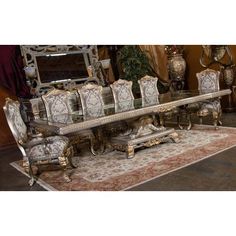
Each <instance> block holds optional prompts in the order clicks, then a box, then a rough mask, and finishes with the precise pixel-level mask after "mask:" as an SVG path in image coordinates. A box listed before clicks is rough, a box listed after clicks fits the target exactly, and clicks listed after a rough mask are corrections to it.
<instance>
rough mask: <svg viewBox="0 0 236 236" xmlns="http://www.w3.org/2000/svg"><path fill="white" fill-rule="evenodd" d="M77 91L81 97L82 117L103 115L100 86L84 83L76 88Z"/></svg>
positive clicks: (88, 117)
mask: <svg viewBox="0 0 236 236" xmlns="http://www.w3.org/2000/svg"><path fill="white" fill-rule="evenodd" d="M78 93H79V95H80V99H81V104H82V110H83V117H84V119H92V118H96V117H101V116H104V115H105V113H104V102H103V98H102V86H100V85H96V84H86V85H84V86H83V87H82V88H80V89H78Z"/></svg>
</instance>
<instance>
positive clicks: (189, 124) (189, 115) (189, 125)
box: [187, 113, 192, 130]
mask: <svg viewBox="0 0 236 236" xmlns="http://www.w3.org/2000/svg"><path fill="white" fill-rule="evenodd" d="M187 121H188V126H187V130H190V129H191V128H192V119H191V114H189V113H188V114H187Z"/></svg>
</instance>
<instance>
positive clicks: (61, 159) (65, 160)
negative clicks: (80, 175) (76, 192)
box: [58, 156, 72, 183]
mask: <svg viewBox="0 0 236 236" xmlns="http://www.w3.org/2000/svg"><path fill="white" fill-rule="evenodd" d="M58 160H59V164H60V166H61V167H62V168H63V178H64V179H65V181H66V182H67V183H69V182H71V181H72V180H71V178H70V176H69V175H68V174H67V172H66V170H67V167H68V164H69V160H68V158H67V157H66V156H61V157H58Z"/></svg>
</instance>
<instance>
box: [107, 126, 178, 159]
mask: <svg viewBox="0 0 236 236" xmlns="http://www.w3.org/2000/svg"><path fill="white" fill-rule="evenodd" d="M169 140H172V141H174V142H176V143H177V142H179V137H178V134H177V133H176V131H175V130H174V129H173V128H172V129H168V130H164V131H155V132H153V133H152V134H149V135H144V136H141V137H137V138H133V137H132V138H131V137H130V135H126V136H118V137H114V138H112V139H111V143H110V144H111V146H112V147H113V148H114V149H115V150H119V151H125V152H126V153H127V158H133V157H134V150H135V149H137V148H140V147H151V146H153V145H157V144H159V143H163V142H166V141H169Z"/></svg>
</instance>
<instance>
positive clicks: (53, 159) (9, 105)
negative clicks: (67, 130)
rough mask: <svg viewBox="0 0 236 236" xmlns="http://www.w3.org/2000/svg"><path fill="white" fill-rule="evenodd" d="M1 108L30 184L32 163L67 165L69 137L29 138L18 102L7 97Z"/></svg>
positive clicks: (32, 178) (32, 175) (38, 136)
mask: <svg viewBox="0 0 236 236" xmlns="http://www.w3.org/2000/svg"><path fill="white" fill-rule="evenodd" d="M3 110H4V112H5V115H6V118H7V122H8V124H9V127H10V129H11V131H12V134H13V135H14V138H15V140H16V143H17V145H18V147H19V149H20V151H21V152H22V154H23V166H24V167H25V170H26V171H27V172H28V173H29V174H30V176H31V180H30V185H32V184H33V183H34V182H35V178H34V174H33V170H32V165H33V164H35V165H37V166H38V165H40V164H50V163H57V164H60V165H61V166H63V168H64V167H65V166H67V165H68V163H69V161H68V157H69V155H70V153H71V151H70V149H69V148H68V145H69V139H68V138H67V137H64V136H51V137H47V138H43V137H42V136H40V135H37V137H36V138H32V139H31V138H30V137H29V136H28V133H27V127H26V125H25V124H24V121H23V119H22V117H21V114H20V104H19V102H18V101H13V100H11V99H9V98H7V99H6V103H5V106H4V107H3ZM42 161H43V163H42Z"/></svg>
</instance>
